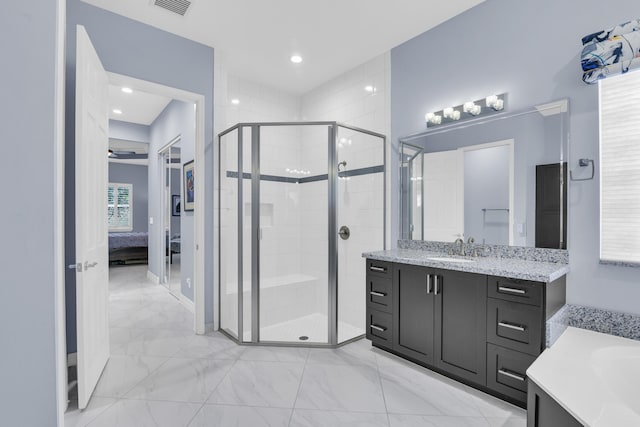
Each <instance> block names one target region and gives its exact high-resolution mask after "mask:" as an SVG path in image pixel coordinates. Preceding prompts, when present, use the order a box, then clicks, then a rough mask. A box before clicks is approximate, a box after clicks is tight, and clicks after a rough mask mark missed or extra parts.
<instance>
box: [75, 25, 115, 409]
mask: <svg viewBox="0 0 640 427" xmlns="http://www.w3.org/2000/svg"><path fill="white" fill-rule="evenodd" d="M76 32H77V44H76V146H75V151H76V263H77V264H76V313H77V323H78V330H77V332H78V407H79V408H80V409H84V408H86V406H87V403H88V402H89V399H90V398H91V394H92V393H93V390H94V388H95V386H96V384H97V383H98V379H99V378H100V375H101V374H102V370H103V369H104V367H105V365H106V363H107V361H108V359H109V317H108V311H107V310H108V307H107V305H108V299H109V270H108V265H107V264H108V254H107V252H108V250H107V248H108V245H107V150H108V126H109V116H108V84H109V82H108V77H107V74H106V72H105V71H104V68H103V67H102V64H101V63H100V58H98V55H97V54H96V51H95V49H94V48H93V46H92V44H91V40H89V36H88V34H87V32H86V30H85V29H84V27H82V26H78V27H77V31H76Z"/></svg>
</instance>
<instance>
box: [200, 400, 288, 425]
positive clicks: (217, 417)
mask: <svg viewBox="0 0 640 427" xmlns="http://www.w3.org/2000/svg"><path fill="white" fill-rule="evenodd" d="M290 419H291V409H281V408H259V407H253V406H230V405H209V404H206V405H204V406H203V407H202V408H201V409H200V411H199V412H198V413H197V414H196V416H195V417H194V418H193V420H192V421H191V423H190V424H189V427H210V426H216V427H240V426H247V427H287V426H288V425H289V420H290Z"/></svg>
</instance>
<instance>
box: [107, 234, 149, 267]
mask: <svg viewBox="0 0 640 427" xmlns="http://www.w3.org/2000/svg"><path fill="white" fill-rule="evenodd" d="M148 246H149V234H148V233H147V232H132V233H109V263H114V264H115V263H118V264H126V263H127V262H145V263H146V262H147V261H148V258H149V248H148Z"/></svg>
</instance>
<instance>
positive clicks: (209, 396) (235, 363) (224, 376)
mask: <svg viewBox="0 0 640 427" xmlns="http://www.w3.org/2000/svg"><path fill="white" fill-rule="evenodd" d="M238 361H239V359H236V360H234V361H233V363H232V364H231V365H230V366H229V368H228V369H227V372H225V374H224V375H223V376H222V378H221V379H220V381H218V384H216V386H215V387H214V388H213V390H211V393H209V395H208V396H207V398H206V399H204V402H203V405H206V404H208V403H209V399H211V396H213V393H215V392H216V390H217V389H218V387H220V384H222V383H223V382H224V380H225V379H227V377H228V376H229V374H231V371H232V370H233V368H234V367H235V366H236V365H237V364H238Z"/></svg>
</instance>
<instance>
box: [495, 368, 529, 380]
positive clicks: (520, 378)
mask: <svg viewBox="0 0 640 427" xmlns="http://www.w3.org/2000/svg"><path fill="white" fill-rule="evenodd" d="M498 373H499V374H501V375H504V376H505V377H509V378H513V379H514V380H518V381H522V382H524V381H525V380H526V378H525V377H523V376H522V375H517V374H514V373H513V372H509V371H506V370H504V369H498Z"/></svg>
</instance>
